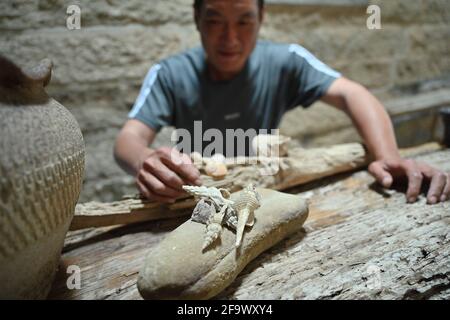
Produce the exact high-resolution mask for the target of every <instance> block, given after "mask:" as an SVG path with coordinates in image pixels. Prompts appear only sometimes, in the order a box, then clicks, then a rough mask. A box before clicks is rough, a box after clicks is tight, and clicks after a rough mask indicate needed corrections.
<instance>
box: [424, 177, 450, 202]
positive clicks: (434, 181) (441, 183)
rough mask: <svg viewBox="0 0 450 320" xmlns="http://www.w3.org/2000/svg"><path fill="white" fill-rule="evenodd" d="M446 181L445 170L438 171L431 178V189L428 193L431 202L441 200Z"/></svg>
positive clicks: (428, 199)
mask: <svg viewBox="0 0 450 320" xmlns="http://www.w3.org/2000/svg"><path fill="white" fill-rule="evenodd" d="M446 183H447V175H446V174H445V173H443V172H439V171H436V172H435V174H434V175H433V176H432V178H431V183H430V189H429V190H428V194H427V201H428V203H429V204H436V203H438V202H439V201H441V196H442V195H443V191H444V188H445V185H446Z"/></svg>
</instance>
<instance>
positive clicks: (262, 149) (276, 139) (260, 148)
mask: <svg viewBox="0 0 450 320" xmlns="http://www.w3.org/2000/svg"><path fill="white" fill-rule="evenodd" d="M290 140H291V138H290V137H285V136H282V135H272V134H260V135H257V136H256V137H254V138H253V140H252V147H253V151H254V152H255V153H256V155H257V156H262V157H284V156H287V154H288V146H287V144H288V142H289V141H290Z"/></svg>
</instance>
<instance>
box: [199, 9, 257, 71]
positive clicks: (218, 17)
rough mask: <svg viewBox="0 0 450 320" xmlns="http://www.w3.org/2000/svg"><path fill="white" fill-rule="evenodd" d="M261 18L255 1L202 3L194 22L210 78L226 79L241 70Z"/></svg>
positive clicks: (252, 44) (251, 49)
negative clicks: (199, 36)
mask: <svg viewBox="0 0 450 320" xmlns="http://www.w3.org/2000/svg"><path fill="white" fill-rule="evenodd" d="M262 16H263V12H260V10H259V6H258V1H257V0H233V1H230V0H204V4H203V6H202V8H201V10H200V11H199V12H197V13H196V23H197V29H198V30H199V31H200V35H201V40H202V44H203V47H204V49H205V52H206V55H207V60H208V66H209V68H210V69H211V70H210V71H211V75H212V76H213V78H215V79H217V80H227V79H230V78H232V77H233V76H235V75H236V74H238V73H239V72H240V71H241V70H242V69H243V67H244V65H245V63H246V61H247V59H248V57H249V56H250V54H251V53H252V51H253V49H254V48H255V45H256V40H257V38H258V33H259V28H260V26H261V22H262Z"/></svg>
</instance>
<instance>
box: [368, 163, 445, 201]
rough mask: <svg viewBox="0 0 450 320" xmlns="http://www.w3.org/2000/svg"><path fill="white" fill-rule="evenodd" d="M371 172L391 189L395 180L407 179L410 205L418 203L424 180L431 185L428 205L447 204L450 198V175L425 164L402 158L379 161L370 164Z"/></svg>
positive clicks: (407, 197) (384, 185)
mask: <svg viewBox="0 0 450 320" xmlns="http://www.w3.org/2000/svg"><path fill="white" fill-rule="evenodd" d="M369 172H370V173H371V174H372V175H373V176H374V177H375V178H376V179H377V181H378V182H379V183H380V184H381V185H382V186H383V187H385V188H390V187H391V186H392V184H393V182H394V180H395V179H399V178H404V177H406V178H407V180H408V189H407V192H406V199H407V201H408V202H409V203H413V202H416V201H417V197H418V196H419V194H420V191H421V187H422V183H423V182H424V180H428V182H429V183H430V188H429V190H428V193H427V202H428V204H436V203H439V202H445V201H447V200H448V199H449V198H450V174H448V173H445V172H442V171H439V170H437V169H435V168H432V167H430V166H428V165H427V164H424V163H420V162H416V161H413V160H407V159H402V158H394V159H389V160H378V161H374V162H372V163H371V164H370V166H369Z"/></svg>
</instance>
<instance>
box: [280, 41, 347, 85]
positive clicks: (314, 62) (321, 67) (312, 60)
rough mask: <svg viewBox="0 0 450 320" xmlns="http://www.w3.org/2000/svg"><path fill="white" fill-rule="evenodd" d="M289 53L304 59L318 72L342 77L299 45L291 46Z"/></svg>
mask: <svg viewBox="0 0 450 320" xmlns="http://www.w3.org/2000/svg"><path fill="white" fill-rule="evenodd" d="M289 52H293V53H295V54H297V55H299V56H300V57H302V58H304V59H305V60H306V61H307V62H308V63H309V64H310V65H311V66H312V67H313V68H314V69H316V70H317V71H320V72H323V73H325V74H327V75H329V76H331V77H334V78H339V77H341V76H342V75H341V74H340V73H339V72H337V71H335V70H333V69H331V68H330V67H329V66H327V65H326V64H324V63H323V62H322V61H320V60H319V59H317V58H316V57H315V56H314V55H313V54H312V53H311V52H309V51H308V50H306V49H305V48H303V47H302V46H300V45H298V44H291V45H290V46H289Z"/></svg>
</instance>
